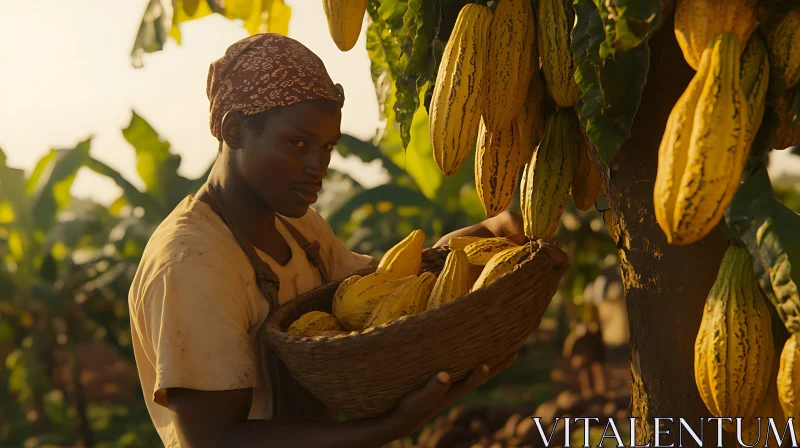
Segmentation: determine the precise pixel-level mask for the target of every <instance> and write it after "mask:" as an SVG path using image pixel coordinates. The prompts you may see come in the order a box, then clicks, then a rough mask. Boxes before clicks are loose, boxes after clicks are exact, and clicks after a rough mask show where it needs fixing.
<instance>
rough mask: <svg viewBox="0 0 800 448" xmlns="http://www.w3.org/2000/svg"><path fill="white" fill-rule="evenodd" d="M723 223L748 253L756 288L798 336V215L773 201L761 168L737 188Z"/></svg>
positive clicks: (799, 261) (799, 301)
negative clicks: (757, 285) (757, 284)
mask: <svg viewBox="0 0 800 448" xmlns="http://www.w3.org/2000/svg"><path fill="white" fill-rule="evenodd" d="M725 220H726V222H727V224H728V227H729V228H730V230H731V231H732V232H733V233H734V234H735V235H736V236H737V237H738V238H739V239H740V240H741V241H742V242H744V244H745V246H746V247H747V250H748V252H750V255H751V257H752V258H753V268H754V271H755V273H756V277H757V278H758V282H759V285H760V286H761V289H762V290H764V292H765V293H766V295H767V297H768V298H769V299H770V301H771V302H772V304H773V305H774V306H775V309H776V310H777V312H778V315H779V316H780V318H781V320H782V321H783V323H784V325H785V326H786V328H787V329H788V330H789V331H790V332H791V333H797V332H800V297H798V288H799V285H800V215H798V214H797V213H795V212H794V211H792V210H791V209H789V208H788V207H786V206H785V205H784V204H783V203H782V202H780V201H778V200H777V199H775V197H774V195H773V192H772V185H771V183H770V180H769V175H768V173H767V170H766V169H765V168H761V169H759V170H758V171H756V172H755V173H753V174H752V175H751V176H750V177H749V178H748V179H747V180H746V181H745V182H744V183H743V184H742V185H741V186H740V187H739V189H738V190H737V192H736V194H735V195H734V198H733V201H732V202H731V205H730V206H729V207H728V209H727V210H726V212H725Z"/></svg>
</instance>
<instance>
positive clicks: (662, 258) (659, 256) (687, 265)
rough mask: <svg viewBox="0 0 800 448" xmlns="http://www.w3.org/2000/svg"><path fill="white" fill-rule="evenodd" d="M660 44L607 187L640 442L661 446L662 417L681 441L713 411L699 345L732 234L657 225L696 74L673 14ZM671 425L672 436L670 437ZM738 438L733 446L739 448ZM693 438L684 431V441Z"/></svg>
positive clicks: (709, 437) (707, 442)
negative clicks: (662, 179) (671, 231)
mask: <svg viewBox="0 0 800 448" xmlns="http://www.w3.org/2000/svg"><path fill="white" fill-rule="evenodd" d="M650 49H651V57H650V69H649V74H648V81H647V85H646V86H645V89H644V93H643V96H642V101H641V104H640V106H639V111H638V113H637V115H636V118H635V121H634V127H633V130H632V135H631V138H630V139H629V140H628V141H626V142H625V144H624V145H623V146H622V148H621V149H620V151H619V152H618V153H617V155H616V157H615V158H614V159H613V161H612V162H611V164H610V165H611V166H610V168H611V171H610V185H608V187H609V188H607V190H606V191H608V192H609V199H610V202H611V206H612V211H613V220H614V224H615V232H616V233H617V236H616V238H617V247H618V249H619V257H620V264H621V268H622V277H623V282H624V285H625V294H626V300H627V308H628V319H629V322H630V332H631V333H630V346H631V375H632V380H633V391H632V402H633V411H632V412H633V416H634V417H636V418H637V419H638V420H637V425H636V439H637V440H636V442H637V443H638V444H646V443H648V442H649V443H653V440H654V439H653V437H654V434H655V429H656V428H655V427H654V420H653V419H654V418H655V417H661V418H670V417H671V418H673V419H675V420H674V421H675V423H673V424H667V425H666V426H662V428H663V429H662V430H661V434H662V436H661V440H660V444H661V446H668V445H669V444H670V443H672V442H675V446H679V445H678V440H677V437H673V436H677V434H678V430H679V425H678V423H677V418H678V417H683V418H684V419H686V421H687V423H690V424H691V426H692V428H693V429H694V430H695V431H696V432H697V433H698V434H699V431H700V423H699V418H700V417H705V418H708V417H712V416H711V415H710V414H709V412H708V410H707V409H706V407H705V404H704V403H703V401H702V400H701V398H700V396H699V394H698V392H697V387H696V385H695V381H694V353H693V352H694V341H695V337H696V336H697V330H698V328H699V326H700V320H701V317H702V313H703V306H704V303H705V299H706V296H707V295H708V292H709V291H710V289H711V286H712V284H713V283H714V280H715V278H716V275H717V270H718V268H719V263H720V261H721V259H722V254H723V252H724V251H725V248H726V247H727V245H728V240H727V239H726V237H725V236H724V235H723V233H722V232H721V231H719V230H715V231H714V232H712V233H711V234H710V235H709V236H707V237H706V238H704V239H703V240H701V241H699V242H697V243H695V244H692V245H689V246H684V247H677V246H671V245H669V244H668V243H667V240H666V237H665V236H664V233H663V232H662V230H661V228H660V227H659V226H658V224H657V223H656V220H655V212H654V210H653V187H654V185H655V178H656V171H657V167H658V147H659V145H660V142H661V137H662V135H663V133H664V128H665V127H666V122H667V118H668V116H669V114H670V111H671V110H672V107H673V105H674V104H675V102H676V101H677V100H678V98H679V97H680V95H681V94H682V93H683V91H684V90H685V88H686V86H687V85H688V83H689V81H690V80H691V78H692V76H693V75H694V73H695V72H694V70H692V69H691V68H690V67H689V66H688V65H687V64H686V62H685V61H684V59H683V55H682V53H681V50H680V47H679V46H678V44H677V41H676V39H675V32H674V28H673V22H672V20H671V19H670V20H669V21H667V22H666V23H665V24H664V25H663V26H662V28H661V29H660V30H659V31H658V32H657V33H656V34H655V35H654V36H653V37H652V38H651V39H650ZM667 429H669V431H670V436H666V437H665V436H663V434H664V432H665V431H666V430H667ZM703 433H704V434H703V435H704V446H716V442H717V436H716V434H717V430H716V424H713V425H711V424H706V425H704V427H703ZM728 437H730V436H728ZM732 440H734V439H730V438H728V439H727V440H725V441H724V442H723V443H724V444H725V446H734V445H735V442H734V443H730V442H731V441H732ZM693 443H694V441H693V440H692V439H691V437H690V436H689V435H688V434H686V433H685V432H684V436H683V446H693V445H692V444H693ZM651 446H652V445H651Z"/></svg>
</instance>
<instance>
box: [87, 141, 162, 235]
mask: <svg viewBox="0 0 800 448" xmlns="http://www.w3.org/2000/svg"><path fill="white" fill-rule="evenodd" d="M86 166H87V168H89V169H91V170H92V171H94V172H96V173H97V174H100V175H103V176H106V177H108V178H110V179H111V180H113V181H114V183H116V184H117V186H119V187H120V188H122V197H121V198H122V199H124V200H125V201H124V205H129V206H131V207H142V209H144V216H145V219H148V220H159V219H162V218H163V217H165V216H166V214H167V210H166V208H165V207H163V206H162V205H161V204H160V203H159V202H158V201H157V200H156V199H155V198H153V197H151V196H149V195H148V194H146V193H142V192H141V191H139V189H138V188H136V187H135V186H134V185H133V184H131V183H130V182H128V181H127V180H126V179H125V178H124V177H123V176H122V174H120V173H119V171H117V170H115V169H113V168H111V167H110V166H108V165H106V164H105V163H103V162H101V161H99V160H97V159H94V158H92V157H89V159H88V160H87V162H86ZM121 202H123V201H120V200H119V199H118V200H117V201H115V203H114V204H112V208H113V207H116V206H118V205H119V204H120V203H121ZM115 214H116V213H115Z"/></svg>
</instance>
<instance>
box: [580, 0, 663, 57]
mask: <svg viewBox="0 0 800 448" xmlns="http://www.w3.org/2000/svg"><path fill="white" fill-rule="evenodd" d="M667 3H668V2H667V1H663V0H614V1H599V0H595V5H596V6H597V9H598V11H599V13H600V16H601V17H602V19H603V25H604V28H605V34H606V40H605V42H603V45H602V46H601V48H600V57H601V58H603V59H605V58H606V57H607V56H613V55H614V54H615V53H616V52H622V51H627V50H630V49H632V48H635V47H638V46H639V45H640V44H641V43H642V42H644V41H645V40H646V39H648V38H649V37H650V36H651V35H652V34H653V32H655V31H656V30H657V29H658V28H659V26H660V25H661V24H660V20H662V18H663V14H662V12H663V11H664V9H665V8H667Z"/></svg>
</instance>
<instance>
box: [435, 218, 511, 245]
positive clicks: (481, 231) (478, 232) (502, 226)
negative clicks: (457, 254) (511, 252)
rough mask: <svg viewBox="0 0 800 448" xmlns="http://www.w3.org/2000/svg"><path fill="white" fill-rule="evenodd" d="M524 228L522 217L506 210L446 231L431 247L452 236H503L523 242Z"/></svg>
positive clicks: (441, 243)
mask: <svg viewBox="0 0 800 448" xmlns="http://www.w3.org/2000/svg"><path fill="white" fill-rule="evenodd" d="M524 230H525V229H524V227H523V224H522V217H521V216H520V215H519V214H517V213H514V212H511V211H508V210H506V211H504V212H503V213H500V214H499V215H497V216H494V217H492V218H489V219H486V220H484V221H482V222H479V223H478V224H475V225H472V226H469V227H464V228H463V229H458V230H454V231H452V232H450V233H448V234H447V235H445V236H443V237H442V238H440V239H439V241H437V242H436V244H434V246H433V247H442V246H444V245H446V244H447V243H448V241H450V238H452V237H454V236H480V237H487V238H489V237H493V236H503V237H507V238H509V239H511V240H512V241H514V242H515V243H517V244H524V243H525V241H526V238H525V231H524Z"/></svg>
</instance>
